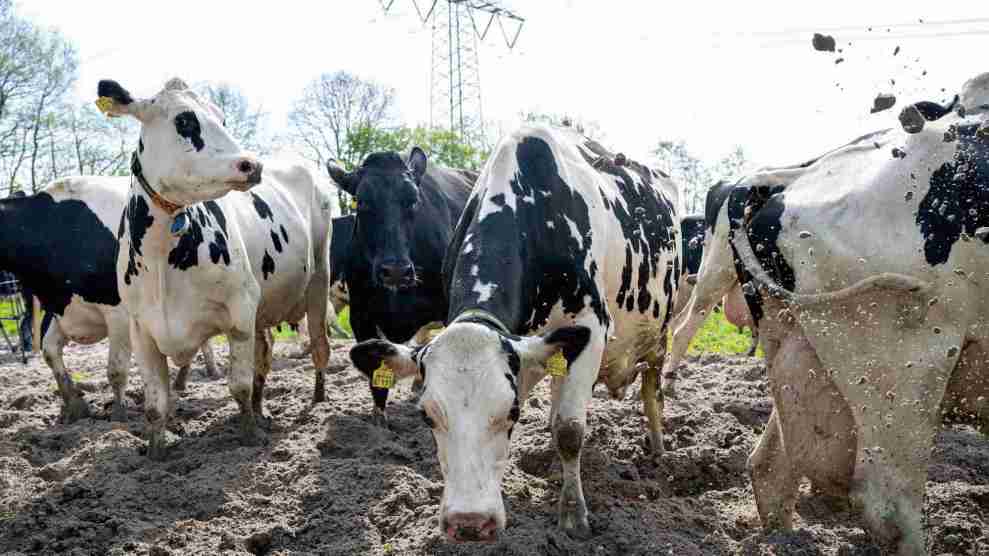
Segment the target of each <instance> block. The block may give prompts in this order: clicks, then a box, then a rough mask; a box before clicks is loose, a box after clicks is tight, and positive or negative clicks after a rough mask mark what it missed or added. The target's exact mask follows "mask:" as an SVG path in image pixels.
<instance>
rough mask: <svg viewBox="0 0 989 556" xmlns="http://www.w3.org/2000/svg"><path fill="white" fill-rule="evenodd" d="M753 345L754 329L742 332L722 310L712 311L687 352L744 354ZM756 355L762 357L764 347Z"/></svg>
mask: <svg viewBox="0 0 989 556" xmlns="http://www.w3.org/2000/svg"><path fill="white" fill-rule="evenodd" d="M751 346H752V331H751V330H749V329H748V328H746V329H745V331H744V332H742V333H741V334H739V333H738V328H737V327H736V326H735V325H733V324H730V323H729V322H728V321H726V320H725V315H724V313H722V312H721V311H712V312H711V314H710V315H708V316H707V320H705V321H704V326H702V327H701V329H700V330H699V331H698V332H697V335H696V336H694V339H693V340H692V341H691V342H690V347H689V348H687V353H689V354H691V355H697V354H700V353H725V354H733V355H744V354H746V353H748V351H749V348H750V347H751ZM756 355H757V356H759V357H762V355H763V353H762V348H761V347H760V348H759V349H758V350H757V351H756Z"/></svg>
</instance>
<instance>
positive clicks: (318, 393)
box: [312, 387, 326, 404]
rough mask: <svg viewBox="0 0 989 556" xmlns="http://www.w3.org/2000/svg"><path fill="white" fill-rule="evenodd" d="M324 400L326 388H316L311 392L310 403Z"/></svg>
mask: <svg viewBox="0 0 989 556" xmlns="http://www.w3.org/2000/svg"><path fill="white" fill-rule="evenodd" d="M325 401H326V388H318V387H317V388H316V389H314V390H313V393H312V403H314V404H317V403H323V402H325Z"/></svg>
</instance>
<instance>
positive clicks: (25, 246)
mask: <svg viewBox="0 0 989 556" xmlns="http://www.w3.org/2000/svg"><path fill="white" fill-rule="evenodd" d="M128 187H129V186H128V178H126V177H110V176H66V177H62V178H59V179H55V180H53V181H52V182H50V183H49V184H48V185H46V186H45V187H44V188H42V189H41V190H40V191H39V192H38V193H36V194H34V195H30V196H26V197H21V198H11V199H4V200H0V238H2V239H0V267H3V268H9V269H11V270H12V271H13V272H14V273H15V274H16V275H17V276H18V278H19V279H20V281H21V283H22V284H23V286H24V287H25V288H30V289H31V291H32V292H33V295H35V296H37V298H38V299H39V301H40V302H41V307H42V309H43V310H44V311H45V318H44V320H43V325H42V354H43V356H44V358H45V362H46V363H47V364H48V366H49V367H50V368H51V370H52V373H53V374H54V376H55V384H56V386H57V387H58V393H59V396H60V397H61V398H62V406H61V411H60V420H62V421H63V422H65V423H72V422H75V421H77V420H78V419H80V418H83V417H88V416H89V415H90V414H91V411H90V409H89V406H88V404H87V403H86V402H85V400H84V399H83V397H82V394H81V393H80V392H79V389H78V388H77V387H76V385H75V383H74V382H73V381H72V378H71V376H70V375H69V373H68V372H67V371H66V369H65V362H64V360H63V359H62V350H63V349H64V348H65V345H66V343H67V342H69V341H73V342H77V343H81V344H92V343H95V342H98V341H100V340H102V339H103V338H106V337H109V338H110V351H109V356H108V358H107V378H108V381H109V383H110V385H111V387H112V388H113V395H114V399H113V406H112V409H111V412H110V419H111V420H113V421H126V420H127V409H126V402H125V400H124V389H125V388H126V386H127V370H128V368H129V367H130V360H131V342H130V336H129V334H128V321H129V319H128V317H127V313H126V310H125V309H124V307H123V306H122V305H121V304H120V296H119V294H118V291H117V273H116V270H115V267H116V253H117V238H116V236H115V235H114V229H115V227H116V226H117V224H118V223H119V221H120V215H121V214H122V213H123V210H124V206H125V205H126V203H127V192H128ZM53 316H54V319H53V318H52V317H53ZM200 345H201V346H202V353H203V357H204V360H205V361H206V370H207V374H209V375H210V376H211V377H215V376H216V374H217V373H216V366H215V363H214V361H213V351H212V349H210V347H209V344H208V343H207V342H206V341H205V340H204V341H203V342H201V343H200ZM188 372H189V364H188V362H184V364H183V365H182V367H181V368H180V369H179V374H178V377H177V378H176V388H177V389H180V390H184V389H185V381H186V377H187V376H188Z"/></svg>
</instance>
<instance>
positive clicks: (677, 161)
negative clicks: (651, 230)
mask: <svg viewBox="0 0 989 556" xmlns="http://www.w3.org/2000/svg"><path fill="white" fill-rule="evenodd" d="M653 155H654V156H655V157H656V160H657V162H658V163H659V169H660V170H663V171H664V172H666V173H667V174H669V175H670V177H672V178H673V181H675V182H676V183H677V185H679V186H680V188H681V189H680V190H681V191H682V192H683V197H684V210H686V211H687V213H688V214H695V213H698V212H702V211H703V210H704V202H705V199H706V196H707V190H708V189H710V188H711V186H712V185H714V184H715V183H717V182H718V181H719V180H731V179H736V178H737V177H738V176H740V175H741V174H742V172H744V171H745V169H746V168H747V166H748V157H747V156H746V154H745V150H744V149H743V148H742V147H741V146H735V148H734V149H733V150H732V151H731V152H730V153H728V154H727V155H725V156H724V157H722V158H721V159H719V160H718V161H717V162H715V163H713V164H710V163H706V162H704V161H703V160H702V159H700V158H699V157H697V156H695V155H694V154H693V153H691V152H690V149H689V148H688V147H687V143H686V142H685V141H683V140H678V141H660V142H659V143H658V144H657V145H656V148H655V149H654V150H653Z"/></svg>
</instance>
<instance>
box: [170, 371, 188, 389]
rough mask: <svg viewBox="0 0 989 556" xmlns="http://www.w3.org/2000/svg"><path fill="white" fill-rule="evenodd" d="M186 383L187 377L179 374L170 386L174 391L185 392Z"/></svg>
mask: <svg viewBox="0 0 989 556" xmlns="http://www.w3.org/2000/svg"><path fill="white" fill-rule="evenodd" d="M179 372H181V371H179ZM187 383H188V379H187V378H186V377H182V376H180V377H179V378H176V379H175V383H174V384H173V385H172V388H174V389H175V391H176V392H185V387H186V386H187Z"/></svg>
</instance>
